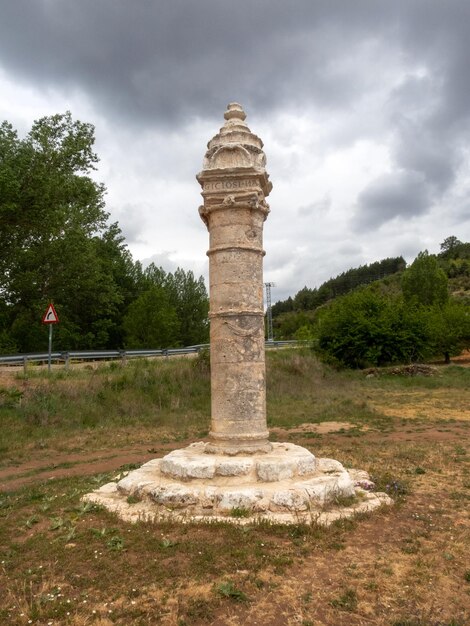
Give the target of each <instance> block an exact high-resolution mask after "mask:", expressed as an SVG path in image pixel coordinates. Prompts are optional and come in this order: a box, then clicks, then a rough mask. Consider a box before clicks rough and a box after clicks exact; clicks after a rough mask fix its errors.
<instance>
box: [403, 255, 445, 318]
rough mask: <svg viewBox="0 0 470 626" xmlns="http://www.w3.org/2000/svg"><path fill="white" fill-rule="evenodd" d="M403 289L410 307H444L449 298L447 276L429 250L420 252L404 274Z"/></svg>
mask: <svg viewBox="0 0 470 626" xmlns="http://www.w3.org/2000/svg"><path fill="white" fill-rule="evenodd" d="M401 287H402V291H403V296H404V298H405V301H406V302H407V304H408V305H410V306H411V305H424V306H444V304H445V303H446V302H447V300H448V298H449V294H448V291H447V276H446V274H445V272H444V271H443V270H442V269H441V267H440V266H439V263H438V261H437V259H436V257H435V256H433V255H430V254H429V253H428V251H427V250H425V251H424V252H420V253H419V254H418V256H417V257H416V259H415V260H414V261H413V263H412V264H411V265H410V267H409V268H408V269H406V270H405V271H404V272H403V276H402V282H401Z"/></svg>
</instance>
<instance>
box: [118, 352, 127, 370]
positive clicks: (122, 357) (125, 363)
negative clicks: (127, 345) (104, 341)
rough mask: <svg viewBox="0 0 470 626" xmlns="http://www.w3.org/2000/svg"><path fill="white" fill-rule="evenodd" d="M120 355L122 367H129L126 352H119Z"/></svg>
mask: <svg viewBox="0 0 470 626" xmlns="http://www.w3.org/2000/svg"><path fill="white" fill-rule="evenodd" d="M119 353H120V355H121V365H122V367H125V366H126V365H127V355H126V351H125V350H119Z"/></svg>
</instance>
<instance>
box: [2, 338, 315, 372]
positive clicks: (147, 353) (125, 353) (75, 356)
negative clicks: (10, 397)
mask: <svg viewBox="0 0 470 626" xmlns="http://www.w3.org/2000/svg"><path fill="white" fill-rule="evenodd" d="M303 343H305V342H303V341H266V343H265V346H266V348H281V347H287V346H294V345H301V344H303ZM205 348H209V344H208V343H201V344H198V345H195V346H187V347H186V348H168V349H166V350H69V351H67V352H51V361H54V362H59V363H60V362H63V363H65V365H66V366H67V367H68V365H69V363H70V362H71V361H100V360H108V361H111V360H114V359H121V360H122V361H125V360H126V359H132V358H145V357H169V356H178V355H185V354H192V353H197V352H200V351H201V350H203V349H205ZM48 359H49V354H48V352H32V353H29V354H7V355H4V356H1V355H0V365H23V366H24V367H26V366H27V364H28V363H47V361H48Z"/></svg>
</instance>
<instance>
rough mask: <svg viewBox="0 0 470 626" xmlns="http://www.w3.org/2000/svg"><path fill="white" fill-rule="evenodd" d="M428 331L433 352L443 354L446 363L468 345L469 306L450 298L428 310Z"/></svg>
mask: <svg viewBox="0 0 470 626" xmlns="http://www.w3.org/2000/svg"><path fill="white" fill-rule="evenodd" d="M427 324H428V332H429V336H430V340H431V345H432V348H433V352H434V354H442V355H444V359H445V362H446V363H450V357H451V356H456V355H458V354H460V353H461V352H462V350H463V349H465V348H469V347H470V307H468V306H466V305H465V304H463V303H462V302H456V301H455V300H451V301H449V302H447V303H446V304H445V305H444V306H443V307H432V308H431V309H429V311H428V319H427Z"/></svg>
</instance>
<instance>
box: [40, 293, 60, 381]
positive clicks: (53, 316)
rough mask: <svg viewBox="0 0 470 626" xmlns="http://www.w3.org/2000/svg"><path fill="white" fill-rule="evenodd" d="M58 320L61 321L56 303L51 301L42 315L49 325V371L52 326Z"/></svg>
mask: <svg viewBox="0 0 470 626" xmlns="http://www.w3.org/2000/svg"><path fill="white" fill-rule="evenodd" d="M58 322H59V316H58V315H57V312H56V310H55V308H54V305H53V304H52V302H51V303H50V304H49V306H48V307H47V309H46V312H45V313H44V315H43V317H42V323H43V324H48V325H49V352H48V359H47V371H48V372H50V371H51V355H52V327H53V325H54V324H57V323H58Z"/></svg>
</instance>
